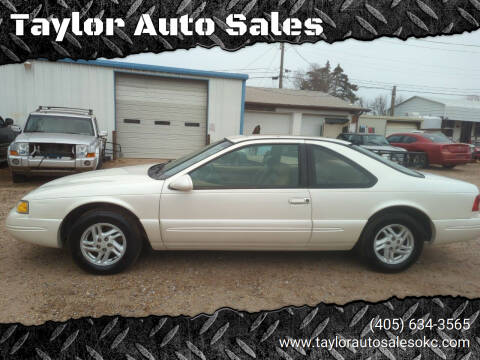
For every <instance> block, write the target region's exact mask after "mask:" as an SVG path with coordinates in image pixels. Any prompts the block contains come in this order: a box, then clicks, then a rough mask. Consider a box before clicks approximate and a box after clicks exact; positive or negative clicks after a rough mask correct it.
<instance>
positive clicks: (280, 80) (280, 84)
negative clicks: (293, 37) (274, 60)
mask: <svg viewBox="0 0 480 360" xmlns="http://www.w3.org/2000/svg"><path fill="white" fill-rule="evenodd" d="M284 56H285V43H281V44H280V74H279V75H278V87H279V88H280V89H282V88H283V58H284Z"/></svg>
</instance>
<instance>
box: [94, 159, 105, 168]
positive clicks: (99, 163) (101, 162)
mask: <svg viewBox="0 0 480 360" xmlns="http://www.w3.org/2000/svg"><path fill="white" fill-rule="evenodd" d="M102 167H103V158H102V156H100V157H99V158H98V164H97V167H96V168H95V170H100V169H101V168H102Z"/></svg>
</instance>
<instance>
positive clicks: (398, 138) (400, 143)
mask: <svg viewBox="0 0 480 360" xmlns="http://www.w3.org/2000/svg"><path fill="white" fill-rule="evenodd" d="M387 140H388V142H389V143H390V145H392V146H396V147H401V148H404V149H405V143H404V136H403V135H390V136H389V137H388V138H387Z"/></svg>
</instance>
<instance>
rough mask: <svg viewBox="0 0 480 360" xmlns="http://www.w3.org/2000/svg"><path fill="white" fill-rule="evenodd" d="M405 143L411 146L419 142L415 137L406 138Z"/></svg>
mask: <svg viewBox="0 0 480 360" xmlns="http://www.w3.org/2000/svg"><path fill="white" fill-rule="evenodd" d="M403 142H404V143H406V144H411V143H414V142H417V139H416V138H414V137H413V136H405V139H404V141H403Z"/></svg>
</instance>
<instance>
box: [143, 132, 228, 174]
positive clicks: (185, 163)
mask: <svg viewBox="0 0 480 360" xmlns="http://www.w3.org/2000/svg"><path fill="white" fill-rule="evenodd" d="M231 145H232V142H231V141H228V140H225V139H224V140H220V141H217V142H215V143H213V144H211V145H209V146H207V147H205V148H203V149H201V150H197V151H195V152H193V153H190V154H188V155H185V156H183V157H181V158H179V159H177V160H174V161H169V162H167V163H162V164H157V165H153V166H152V167H151V168H150V169H148V175H149V176H150V177H151V178H154V179H157V180H164V179H166V178H169V177H170V176H173V175H175V174H176V173H178V172H180V171H182V170H184V169H186V168H188V167H189V166H191V165H193V164H195V163H197V162H199V161H202V160H203V159H206V158H207V157H209V156H210V155H213V154H215V153H217V152H219V151H221V150H223V149H226V148H227V147H229V146H231Z"/></svg>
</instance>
